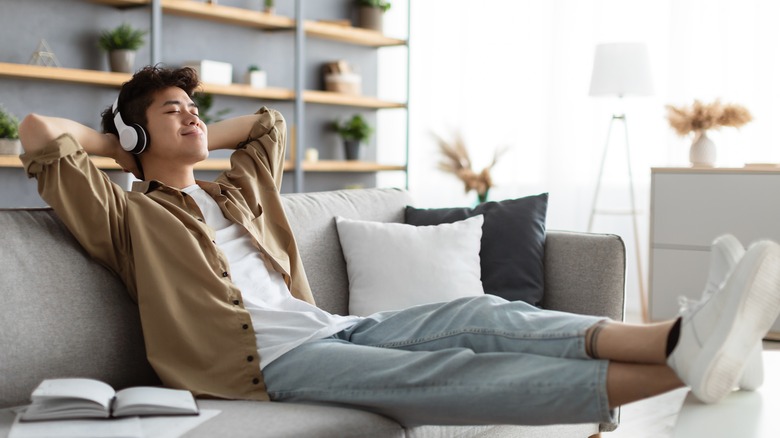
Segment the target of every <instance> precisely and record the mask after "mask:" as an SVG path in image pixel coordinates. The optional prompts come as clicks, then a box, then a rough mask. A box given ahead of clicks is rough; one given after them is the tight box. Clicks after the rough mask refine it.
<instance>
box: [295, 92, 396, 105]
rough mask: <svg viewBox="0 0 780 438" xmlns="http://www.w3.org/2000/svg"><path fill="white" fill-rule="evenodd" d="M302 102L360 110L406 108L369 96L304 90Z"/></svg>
mask: <svg viewBox="0 0 780 438" xmlns="http://www.w3.org/2000/svg"><path fill="white" fill-rule="evenodd" d="M303 101H304V102H307V103H321V104H325V105H344V106H355V107H361V108H374V109H385V108H406V104H404V103H401V102H391V101H387V100H381V99H377V98H375V97H371V96H358V95H354V94H344V93H334V92H332V91H319V90H304V91H303Z"/></svg>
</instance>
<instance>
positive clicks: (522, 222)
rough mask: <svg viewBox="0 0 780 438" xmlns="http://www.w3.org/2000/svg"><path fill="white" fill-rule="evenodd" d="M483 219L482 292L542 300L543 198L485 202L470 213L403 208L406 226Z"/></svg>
mask: <svg viewBox="0 0 780 438" xmlns="http://www.w3.org/2000/svg"><path fill="white" fill-rule="evenodd" d="M479 214H481V215H484V216H485V224H484V225H483V227H482V252H481V253H480V258H481V265H482V285H483V287H484V289H485V293H489V294H493V295H498V296H500V297H503V298H506V299H507V300H510V301H516V300H523V301H525V302H527V303H529V304H533V305H535V306H536V305H539V304H540V303H541V302H542V298H543V295H544V240H545V229H546V226H545V221H546V218H547V193H542V194H540V195H535V196H528V197H524V198H519V199H510V200H506V201H501V202H486V203H483V204H480V205H478V206H476V207H475V208H435V209H418V208H414V207H408V206H407V207H406V223H407V224H412V225H435V224H440V223H449V222H454V221H458V220H463V219H465V218H467V217H471V216H475V215H479Z"/></svg>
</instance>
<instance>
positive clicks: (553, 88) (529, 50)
mask: <svg viewBox="0 0 780 438" xmlns="http://www.w3.org/2000/svg"><path fill="white" fill-rule="evenodd" d="M396 3H400V2H396ZM394 8H395V5H394ZM397 9H398V10H396V11H393V10H392V9H391V12H390V13H389V14H392V13H396V14H399V15H400V14H405V11H404V10H403V8H397ZM396 17H397V16H396ZM411 17H412V28H411V37H412V45H411V63H410V66H411V79H410V81H411V82H410V89H411V97H410V101H411V110H410V118H411V122H410V157H409V158H410V163H409V170H410V173H409V185H410V190H411V193H412V196H413V197H414V198H415V201H416V203H417V205H419V206H424V207H440V206H453V205H471V204H473V203H474V202H475V200H476V196H475V194H474V193H470V194H465V193H464V192H463V187H462V185H461V183H460V182H459V181H458V180H457V179H456V178H455V177H454V176H452V175H449V174H446V173H443V172H441V171H439V170H438V169H437V166H436V165H437V163H438V161H439V159H440V154H439V152H438V149H437V146H436V144H435V142H434V141H433V140H432V138H431V135H430V134H431V132H436V133H437V134H439V135H441V136H444V137H449V136H452V135H454V133H455V132H460V133H461V134H462V135H463V137H464V139H465V142H466V145H467V146H468V148H469V150H470V152H471V155H472V159H473V161H474V163H475V167H476V168H477V170H479V169H481V168H482V167H483V166H485V165H487V164H488V163H489V162H490V161H491V159H492V157H493V153H494V151H495V150H496V148H499V147H504V146H508V147H509V150H508V152H507V153H505V154H504V155H503V156H502V157H501V158H500V160H499V162H498V164H497V165H496V166H495V168H494V169H493V179H494V181H495V184H496V186H495V187H494V189H493V190H491V195H490V197H491V199H494V200H500V199H506V198H512V197H519V196H525V195H529V194H535V193H540V192H549V193H550V205H549V212H548V228H550V229H566V230H583V231H584V230H585V228H586V227H587V220H588V214H589V212H590V208H591V204H592V201H593V194H594V193H593V192H594V190H595V179H596V176H597V172H598V164H599V161H600V159H601V153H602V150H603V148H604V146H605V140H606V134H607V127H608V124H609V120H610V117H611V115H612V114H613V113H614V112H616V111H624V112H625V113H626V115H627V120H628V126H629V128H628V129H629V135H630V146H631V154H632V157H631V158H632V169H633V172H634V177H635V180H636V196H637V200H638V202H639V205H640V209H642V210H643V215H642V217H641V220H640V237H641V240H640V249H641V252H642V257H643V260H642V263H643V264H644V265H646V264H647V255H648V251H647V248H648V247H647V244H648V242H647V239H648V233H649V224H648V219H647V213H648V209H649V195H650V193H649V192H650V185H649V183H650V168H651V167H654V166H687V164H688V161H687V154H688V147H689V144H690V142H691V139H690V138H680V137H678V136H677V135H676V134H675V133H674V132H673V131H672V130H671V128H670V127H669V125H668V123H667V121H666V118H665V117H666V110H665V108H664V106H665V105H667V104H673V105H689V104H691V103H692V102H693V100H694V99H700V100H702V101H712V100H714V99H718V98H719V99H721V101H724V102H734V103H739V104H742V105H745V106H746V107H747V108H748V109H749V110H750V111H751V113H752V114H753V116H754V121H753V122H752V123H750V124H748V125H747V126H745V127H743V128H741V129H740V130H736V129H733V128H726V129H724V130H721V131H716V132H714V133H713V134H712V135H711V136H710V137H711V138H712V139H713V141H714V142H715V143H716V144H717V147H718V165H719V166H742V165H743V164H744V163H745V162H780V134H779V133H778V130H777V129H774V125H775V122H776V121H777V120H780V108H779V107H778V105H777V104H776V102H777V101H778V99H777V98H778V93H779V92H780V26H778V20H779V19H780V2H777V1H774V0H653V1H651V0H533V1H531V0H519V1H518V0H483V1H481V2H474V1H465V0H412V1H411ZM397 21H399V20H396V19H393V18H392V15H391V16H390V20H389V23H391V24H392V23H395V22H397ZM603 42H644V43H646V44H647V45H648V49H649V53H650V62H651V67H652V70H653V82H654V87H655V94H654V95H653V96H651V97H641V98H640V97H637V98H626V99H624V101H623V102H618V101H617V100H616V99H610V98H592V97H589V96H588V87H589V84H590V74H591V68H592V64H593V54H594V48H595V45H596V44H598V43H603ZM383 62H384V64H383ZM388 62H395V61H383V60H382V59H381V58H380V71H386V70H387V68H388V67H386V66H387V63H388ZM380 79H381V80H382V83H396V82H398V78H397V77H393V76H392V75H391V77H385V78H380ZM394 117H397V116H394ZM617 128H620V126H619V125H618V126H617ZM379 135H380V146H381V144H382V143H381V142H383V141H398V140H397V138H398V137H397V136H398V135H399V134H398V133H389V132H380V133H379ZM393 136H396V137H393ZM612 139H613V141H612V142H611V143H612V144H611V145H610V159H609V161H608V163H607V166H608V167H607V172H606V179H605V183H604V185H603V189H602V198H601V201H600V205H601V206H604V207H610V206H614V207H620V206H623V207H627V205H628V204H627V202H628V201H627V193H628V192H627V191H628V189H627V178H626V176H625V174H626V171H625V156H623V155H622V139H623V137H622V131H621V130H620V129H618V130H616V131H614V132H613V136H612ZM384 149H387V148H384ZM380 182H381V181H380ZM594 231H596V232H607V233H615V234H619V235H621V236H622V237H623V238H624V240H625V241H626V244H627V246H628V254H629V268H628V308H629V310H636V309H638V298H637V296H638V295H637V293H636V289H637V284H638V283H637V282H638V281H639V280H638V278H637V274H636V265H635V263H636V258H635V257H634V250H633V245H634V243H633V242H634V240H633V239H634V237H633V234H632V229H631V224H630V220H629V219H627V218H621V217H599V218H597V221H596V223H595V227H594ZM644 273H645V278H644V279H643V281H644V282H645V283H646V281H647V278H646V277H647V269H645V270H644Z"/></svg>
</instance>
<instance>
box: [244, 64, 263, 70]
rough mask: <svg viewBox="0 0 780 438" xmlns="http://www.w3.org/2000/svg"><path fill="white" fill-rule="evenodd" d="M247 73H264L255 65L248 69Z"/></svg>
mask: <svg viewBox="0 0 780 438" xmlns="http://www.w3.org/2000/svg"><path fill="white" fill-rule="evenodd" d="M246 71H248V72H253V71H262V69H261V68H260V67H258V66H256V65H254V64H252V65H250V66H249V67H247V69H246Z"/></svg>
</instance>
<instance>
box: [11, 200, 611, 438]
mask: <svg viewBox="0 0 780 438" xmlns="http://www.w3.org/2000/svg"><path fill="white" fill-rule="evenodd" d="M285 203H286V204H285V207H286V209H287V212H288V214H289V216H290V220H291V222H292V225H293V229H294V231H295V233H296V235H297V238H298V243H299V246H300V249H301V253H302V254H303V261H304V265H305V268H306V271H307V274H308V277H309V280H310V282H311V284H312V289H313V290H314V291H315V296H316V299H317V302H318V305H320V306H321V307H323V308H325V309H327V310H328V311H331V312H335V313H341V314H344V313H346V312H347V303H348V297H347V294H348V284H347V275H346V267H345V262H344V258H343V257H342V254H341V247H340V245H339V240H338V236H337V234H336V226H335V223H334V219H333V217H334V216H336V215H340V216H344V217H348V218H356V219H365V220H374V221H384V222H391V221H392V222H402V221H403V211H404V206H406V205H409V204H411V199H409V195H408V194H407V193H406V192H404V191H402V190H394V189H363V190H352V191H336V192H323V193H312V194H295V195H286V196H285ZM0 230H1V231H0V263H1V265H0V266H2V268H1V269H0V287H2V292H0V297H2V299H1V300H0V302H1V303H2V307H0V436H6V435H7V434H8V432H9V430H10V427H11V424H12V422H13V418H14V414H13V412H12V410H11V409H10V408H12V407H14V406H19V405H24V404H26V403H27V402H28V398H29V395H30V392H31V390H32V389H33V388H34V387H35V386H36V385H37V384H38V382H39V381H41V380H42V379H44V378H47V377H63V376H87V377H93V378H97V379H100V380H103V381H105V382H108V383H109V384H111V385H112V386H114V387H116V388H121V387H126V386H135V385H148V384H158V383H159V381H158V380H157V377H156V376H155V374H154V372H153V371H152V369H151V368H150V366H149V364H148V363H147V361H146V359H145V354H144V346H143V340H142V334H141V328H140V325H139V318H138V314H137V309H136V307H135V305H134V304H133V302H132V301H131V300H130V299H129V298H128V296H127V294H126V293H125V291H124V288H123V286H122V284H121V283H120V282H119V281H118V280H117V278H116V277H114V276H113V275H111V274H110V273H109V272H108V271H107V270H106V269H104V268H103V267H101V266H100V265H98V264H97V263H95V262H94V261H92V260H91V259H89V258H88V257H87V256H86V255H85V253H84V252H83V251H82V250H81V248H80V247H79V245H78V244H77V243H76V242H75V240H74V239H73V238H72V237H71V236H70V234H69V233H68V231H67V230H66V229H65V228H64V227H63V225H62V223H61V222H60V221H59V220H58V219H57V217H56V216H55V215H54V213H53V212H52V211H51V210H49V209H19V210H13V209H12V210H0ZM545 245H546V246H545V281H546V291H545V299H544V307H546V308H550V309H558V310H563V311H569V312H576V313H585V314H598V315H606V316H609V317H611V318H613V319H616V320H622V318H623V304H624V272H625V250H624V246H623V242H622V241H621V240H620V238H618V237H616V236H610V235H596V234H582V233H568V232H559V231H549V232H548V234H547V239H546V244H545ZM199 404H200V406H201V408H203V409H219V410H221V411H222V412H221V413H220V414H219V415H218V416H216V417H215V418H213V419H211V420H209V421H207V422H206V423H204V424H202V425H200V426H199V427H197V428H196V429H193V430H191V431H190V432H188V433H187V435H186V436H188V437H216V436H230V437H244V436H246V437H275V438H278V437H369V436H370V437H404V436H406V437H453V436H459V437H460V436H463V437H465V436H479V437H510V436H511V437H569V436H570V437H587V436H590V435H594V434H597V433H599V430H600V429H601V430H602V431H603V430H610V429H612V428H614V427H615V425H613V424H602V425H598V424H580V425H557V426H506V425H496V426H474V427H463V426H459V427H453V426H435V425H432V426H423V427H416V428H412V429H404V428H403V427H401V426H400V425H399V424H398V423H396V422H395V421H393V420H392V419H389V418H385V417H382V416H379V415H375V414H371V413H367V412H363V411H360V410H354V409H348V408H344V407H333V406H314V405H295V404H285V403H273V402H270V403H264V402H249V401H227V400H199Z"/></svg>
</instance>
